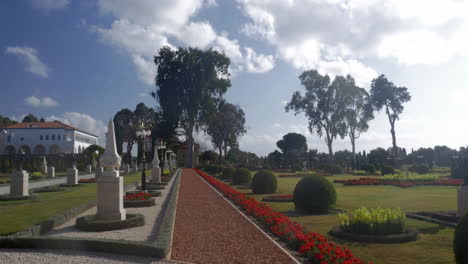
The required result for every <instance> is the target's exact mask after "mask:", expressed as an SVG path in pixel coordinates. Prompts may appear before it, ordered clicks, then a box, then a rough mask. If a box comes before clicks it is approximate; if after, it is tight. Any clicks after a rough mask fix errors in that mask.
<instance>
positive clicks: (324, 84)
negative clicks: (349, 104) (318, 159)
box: [285, 70, 346, 157]
mask: <svg viewBox="0 0 468 264" xmlns="http://www.w3.org/2000/svg"><path fill="white" fill-rule="evenodd" d="M299 79H300V80H301V84H302V85H303V86H304V88H305V89H306V93H305V94H304V96H303V95H301V93H300V92H299V91H296V92H294V94H293V96H292V99H291V101H290V102H289V103H288V104H287V105H286V107H285V110H286V112H289V111H294V112H295V114H296V115H297V114H299V113H304V114H305V116H306V117H307V119H308V120H309V130H310V132H312V133H313V132H314V131H315V132H316V133H317V134H318V135H319V136H320V137H322V136H323V135H324V134H325V142H326V143H327V146H328V154H329V155H330V157H332V156H333V147H332V145H333V140H334V139H336V138H337V137H338V136H340V137H341V138H344V136H345V134H346V122H345V114H346V111H345V110H346V109H345V105H344V98H343V93H342V90H343V88H344V87H342V85H341V81H340V80H341V79H340V78H335V80H334V81H333V82H330V77H329V76H328V75H325V76H322V75H321V74H320V73H319V72H318V71H317V70H310V71H305V72H303V73H302V74H301V75H300V76H299Z"/></svg>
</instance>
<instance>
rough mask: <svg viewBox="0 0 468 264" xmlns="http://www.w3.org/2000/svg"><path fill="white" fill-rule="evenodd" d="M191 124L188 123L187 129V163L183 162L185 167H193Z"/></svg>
mask: <svg viewBox="0 0 468 264" xmlns="http://www.w3.org/2000/svg"><path fill="white" fill-rule="evenodd" d="M193 127H194V125H193V124H190V125H189V127H188V129H187V131H186V132H187V133H186V134H187V141H188V147H189V150H188V162H187V163H188V164H185V166H186V167H187V168H194V167H195V157H194V155H195V153H194V152H195V151H194V140H193Z"/></svg>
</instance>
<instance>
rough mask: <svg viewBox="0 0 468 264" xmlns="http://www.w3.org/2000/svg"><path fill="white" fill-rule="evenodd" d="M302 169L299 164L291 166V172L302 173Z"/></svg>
mask: <svg viewBox="0 0 468 264" xmlns="http://www.w3.org/2000/svg"><path fill="white" fill-rule="evenodd" d="M301 170H302V167H301V166H300V165H299V164H293V165H291V172H292V173H294V172H296V171H301Z"/></svg>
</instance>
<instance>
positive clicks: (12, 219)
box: [0, 172, 141, 235]
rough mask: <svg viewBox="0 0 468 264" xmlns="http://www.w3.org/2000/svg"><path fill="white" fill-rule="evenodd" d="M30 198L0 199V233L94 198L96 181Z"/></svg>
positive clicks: (136, 177)
mask: <svg viewBox="0 0 468 264" xmlns="http://www.w3.org/2000/svg"><path fill="white" fill-rule="evenodd" d="M140 175H141V172H138V173H133V174H129V175H128V176H125V177H124V185H126V184H130V183H132V182H135V181H137V180H139V179H140ZM38 195H39V199H37V200H33V201H10V202H6V201H0V235H6V234H11V233H14V232H18V231H21V230H23V229H26V228H28V227H30V226H33V225H35V224H38V223H40V222H42V221H45V220H47V219H49V218H51V217H52V216H54V215H56V214H59V213H61V212H63V211H65V210H67V209H69V208H73V207H77V206H79V205H81V204H84V203H86V202H89V201H92V200H95V199H96V184H95V183H88V184H82V185H81V186H80V187H71V188H67V189H66V190H65V191H62V192H46V193H39V194H38Z"/></svg>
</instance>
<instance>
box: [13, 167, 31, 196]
mask: <svg viewBox="0 0 468 264" xmlns="http://www.w3.org/2000/svg"><path fill="white" fill-rule="evenodd" d="M28 195H29V173H27V172H26V171H24V170H21V171H15V172H13V175H11V181H10V196H15V197H17V196H28Z"/></svg>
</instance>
